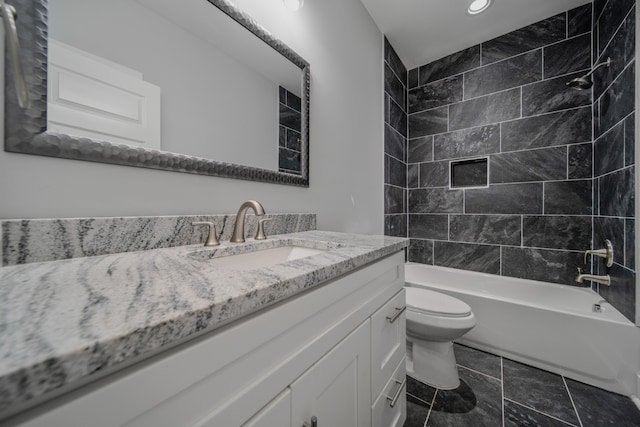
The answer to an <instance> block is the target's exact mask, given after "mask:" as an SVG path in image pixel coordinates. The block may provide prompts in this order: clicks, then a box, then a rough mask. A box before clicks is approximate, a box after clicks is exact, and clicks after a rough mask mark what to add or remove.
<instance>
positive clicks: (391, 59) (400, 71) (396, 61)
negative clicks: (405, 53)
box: [384, 37, 407, 85]
mask: <svg viewBox="0 0 640 427" xmlns="http://www.w3.org/2000/svg"><path fill="white" fill-rule="evenodd" d="M384 60H385V61H386V62H387V64H389V65H390V66H391V68H392V69H393V72H394V73H396V75H397V76H398V77H399V78H400V80H401V81H402V84H404V85H406V84H407V83H406V82H407V69H406V68H405V66H404V64H403V63H402V61H401V60H400V57H399V56H398V54H397V53H396V51H395V49H394V48H393V46H392V45H391V43H390V42H389V40H387V38H386V37H385V38H384Z"/></svg>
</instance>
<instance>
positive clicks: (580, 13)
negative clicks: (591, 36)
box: [567, 3, 593, 37]
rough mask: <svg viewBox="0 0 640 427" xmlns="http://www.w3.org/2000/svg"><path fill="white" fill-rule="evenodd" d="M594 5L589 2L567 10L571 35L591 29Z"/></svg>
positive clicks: (568, 30)
mask: <svg viewBox="0 0 640 427" xmlns="http://www.w3.org/2000/svg"><path fill="white" fill-rule="evenodd" d="M592 9H593V5H592V4H591V3H587V4H585V5H582V6H579V7H576V8H575V9H571V10H570V11H569V12H567V19H568V21H567V33H568V36H569V37H573V36H577V35H578V34H583V33H587V32H590V31H591V14H592Z"/></svg>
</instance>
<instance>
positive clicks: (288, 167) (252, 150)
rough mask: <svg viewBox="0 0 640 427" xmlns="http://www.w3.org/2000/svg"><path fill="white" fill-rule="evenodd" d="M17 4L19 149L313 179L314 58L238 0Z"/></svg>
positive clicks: (8, 114)
mask: <svg viewBox="0 0 640 427" xmlns="http://www.w3.org/2000/svg"><path fill="white" fill-rule="evenodd" d="M14 7H15V8H16V10H17V18H18V19H17V29H18V39H19V41H20V45H21V46H20V48H21V49H20V51H21V57H22V63H23V66H24V70H25V75H26V80H27V83H28V87H29V95H30V101H31V102H30V105H29V107H28V108H26V109H23V108H21V107H19V105H18V99H17V92H16V88H15V84H14V83H15V78H16V76H15V75H14V72H13V68H12V66H11V62H12V61H13V58H11V57H9V50H8V49H7V58H6V60H5V72H6V79H5V93H6V97H5V123H6V126H5V151H9V152H18V153H29V154H37V155H44V156H53V157H62V158H69V159H78V160H86V161H94V162H104V163H113V164H120V165H127V166H137V167H144V168H153V169H163V170H171V171H178V172H187V173H194V174H203V175H212V176H221V177H229V178H238V179H246V180H253V181H263V182H273V183H281V184H289V185H299V186H308V185H309V178H308V177H309V64H308V63H307V62H306V61H305V60H304V59H303V58H302V57H300V56H299V55H298V54H296V53H295V52H294V51H293V50H291V49H290V48H289V47H287V46H286V45H285V44H284V43H282V42H281V41H279V40H278V39H276V38H275V37H273V36H272V35H271V34H270V33H269V32H268V31H267V30H265V29H264V28H262V27H261V26H260V25H259V24H258V23H257V22H255V21H254V20H253V19H251V18H250V17H249V16H248V15H246V14H245V13H243V12H242V11H240V10H239V9H237V8H236V7H235V6H233V5H232V4H231V3H229V2H228V1H227V0H183V1H180V2H176V1H173V0H112V1H109V2H103V1H100V0H48V1H47V0H25V1H16V2H15V4H14Z"/></svg>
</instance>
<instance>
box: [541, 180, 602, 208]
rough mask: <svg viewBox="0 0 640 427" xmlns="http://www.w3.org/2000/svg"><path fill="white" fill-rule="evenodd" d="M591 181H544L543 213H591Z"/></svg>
mask: <svg viewBox="0 0 640 427" xmlns="http://www.w3.org/2000/svg"><path fill="white" fill-rule="evenodd" d="M591 193H592V182H591V180H590V179H586V180H579V181H578V180H576V181H562V182H545V183H544V213H545V214H547V215H548V214H551V215H554V214H560V215H591V210H592V204H591V197H592V194H591Z"/></svg>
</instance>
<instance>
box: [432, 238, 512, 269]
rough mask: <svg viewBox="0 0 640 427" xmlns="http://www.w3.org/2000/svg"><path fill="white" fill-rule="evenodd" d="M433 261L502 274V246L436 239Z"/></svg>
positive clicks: (439, 263)
mask: <svg viewBox="0 0 640 427" xmlns="http://www.w3.org/2000/svg"><path fill="white" fill-rule="evenodd" d="M433 263H434V264H435V265H440V266H443V267H451V268H459V269H461V270H471V271H480V272H483V273H491V274H500V247H499V246H490V245H475V244H470V243H453V242H437V241H436V242H434V247H433Z"/></svg>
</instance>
